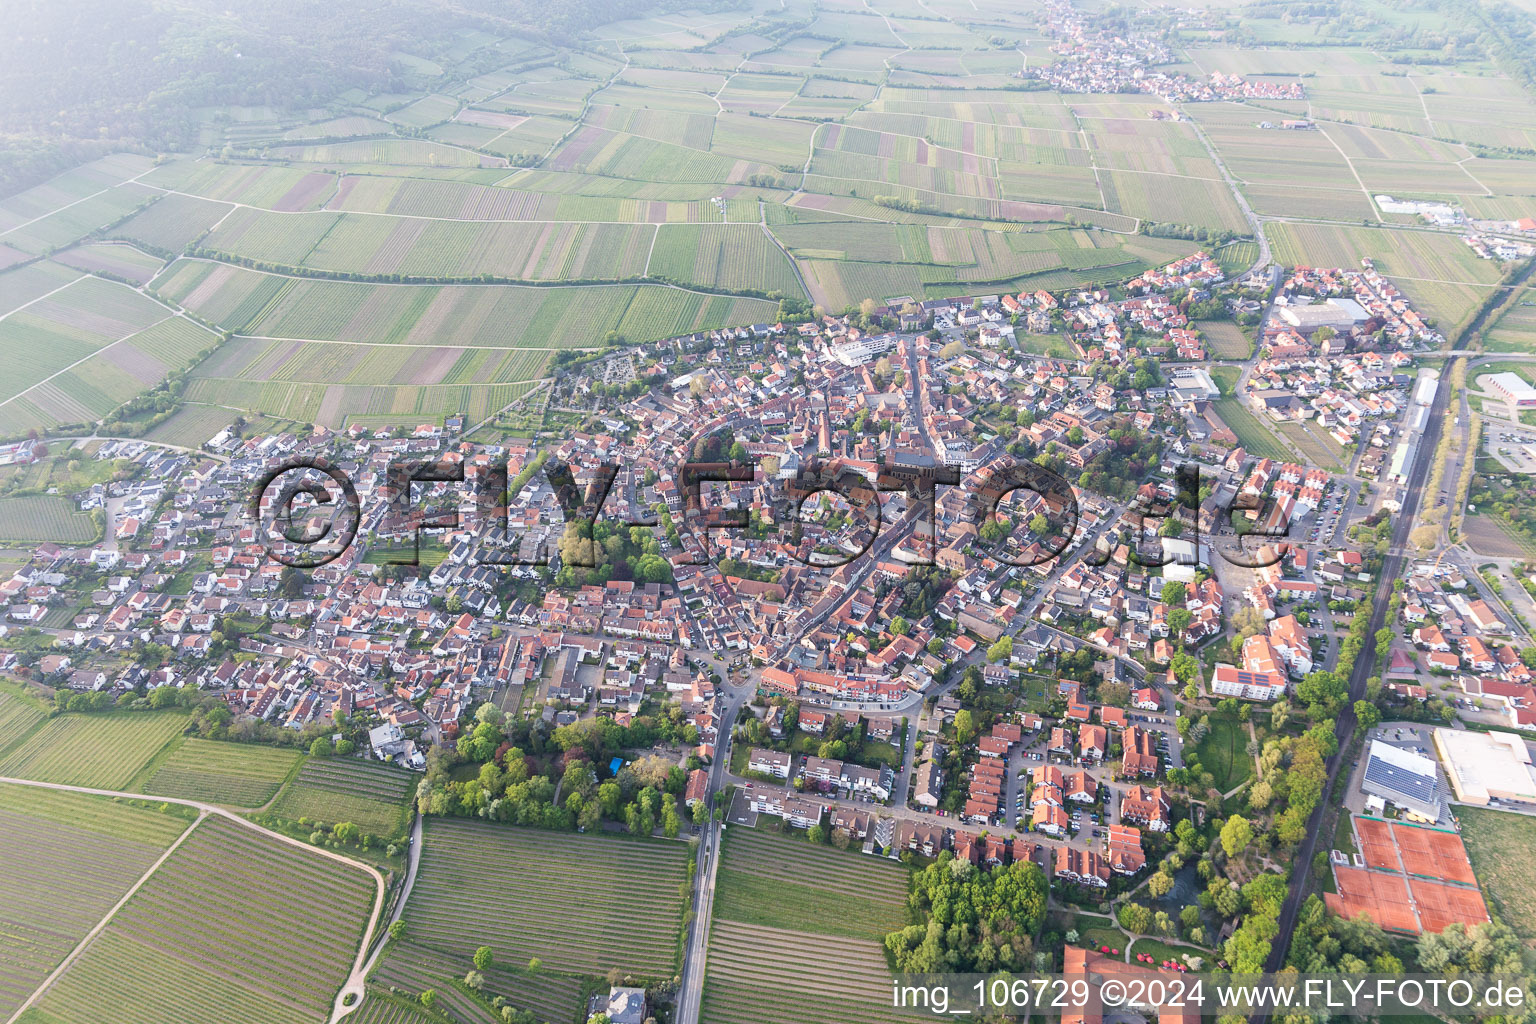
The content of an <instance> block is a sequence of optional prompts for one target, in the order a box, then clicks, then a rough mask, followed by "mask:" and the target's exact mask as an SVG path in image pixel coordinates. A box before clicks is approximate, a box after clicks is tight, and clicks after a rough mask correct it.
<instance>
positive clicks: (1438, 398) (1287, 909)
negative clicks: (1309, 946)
mask: <svg viewBox="0 0 1536 1024" xmlns="http://www.w3.org/2000/svg"><path fill="white" fill-rule="evenodd" d="M1450 390H1451V389H1450V381H1449V380H1448V379H1447V377H1445V376H1442V378H1441V381H1440V389H1439V390H1438V391H1437V392H1436V393H1435V404H1434V405H1433V406H1432V407H1431V409H1430V415H1429V421H1428V423H1427V424H1425V427H1424V433H1423V435H1422V437H1421V438H1420V440H1419V446H1418V448H1417V450H1416V451H1415V452H1414V459H1413V468H1412V469H1411V470H1410V471H1409V475H1408V487H1407V490H1406V491H1405V493H1404V495H1403V508H1402V514H1401V515H1399V516H1398V518H1397V523H1396V525H1395V526H1394V527H1393V530H1392V546H1391V548H1390V549H1389V550H1388V552H1387V556H1386V558H1385V559H1384V560H1383V562H1382V567H1381V574H1380V576H1379V577H1378V578H1377V582H1376V596H1375V601H1374V603H1373V604H1372V607H1371V623H1370V629H1369V630H1368V631H1367V633H1366V637H1367V643H1366V645H1365V648H1364V649H1363V650H1361V652H1360V656H1359V657H1358V658H1356V659H1355V665H1354V670H1353V671H1352V672H1351V674H1350V678H1349V699H1350V701H1351V706H1347V707H1345V708H1344V710H1343V711H1342V712H1340V714H1339V717H1338V721H1337V723H1336V725H1335V732H1336V734H1337V735H1338V738H1339V749H1338V750H1337V751H1336V752H1335V753H1334V755H1333V756H1332V757H1330V758H1329V759H1328V782H1327V785H1325V786H1324V787H1323V798H1322V799H1321V800H1319V801H1318V803H1317V807H1316V808H1315V809H1314V810H1313V811H1312V817H1311V819H1310V820H1308V822H1307V836H1306V838H1305V839H1303V840H1302V843H1301V846H1300V848H1299V849H1298V850H1297V851H1296V853H1297V855H1296V857H1295V858H1293V859H1292V861H1291V879H1290V889H1289V891H1288V892H1287V893H1286V897H1285V903H1284V905H1283V906H1282V907H1281V909H1280V920H1279V925H1280V930H1279V932H1278V934H1277V935H1276V937H1275V941H1274V945H1273V947H1272V948H1271V949H1270V954H1269V962H1268V963H1266V964H1265V969H1266V970H1267V971H1278V970H1279V969H1280V968H1281V967H1282V966H1284V964H1285V957H1286V953H1287V952H1288V951H1289V950H1290V942H1291V935H1292V933H1293V932H1294V931H1295V928H1296V918H1297V915H1298V914H1299V913H1300V911H1301V902H1302V897H1303V895H1304V894H1305V892H1306V890H1307V885H1308V881H1309V878H1310V875H1311V872H1312V858H1313V857H1314V856H1316V853H1317V849H1318V845H1317V844H1318V835H1319V833H1320V832H1321V830H1322V820H1323V815H1324V813H1326V810H1327V807H1328V804H1329V802H1330V801H1329V797H1330V795H1331V794H1332V793H1333V786H1334V782H1335V780H1336V778H1337V776H1338V774H1339V770H1340V768H1341V767H1343V763H1344V758H1345V756H1346V754H1347V752H1348V749H1349V744H1350V741H1351V740H1352V739H1353V738H1354V734H1355V725H1356V722H1355V713H1354V708H1353V706H1352V705H1353V702H1354V701H1357V700H1360V699H1362V698H1363V697H1364V696H1365V683H1366V680H1367V679H1369V678H1370V677H1371V676H1372V675H1373V674H1375V670H1376V657H1375V646H1374V642H1373V638H1374V637H1375V635H1376V631H1377V630H1379V629H1381V627H1382V626H1383V625H1384V624H1385V623H1386V618H1387V605H1388V604H1389V603H1390V600H1391V597H1392V584H1393V583H1394V582H1395V581H1396V580H1398V579H1401V578H1402V575H1403V569H1404V567H1405V563H1406V562H1407V561H1408V558H1409V554H1408V544H1409V542H1408V535H1409V533H1411V532H1412V530H1413V523H1414V519H1415V518H1416V517H1417V515H1418V512H1419V505H1420V503H1421V502H1422V500H1423V494H1424V481H1425V478H1426V477H1427V476H1428V474H1429V468H1430V466H1431V465H1432V464H1433V462H1434V460H1435V449H1436V448H1437V447H1438V446H1439V443H1440V431H1441V429H1442V428H1443V427H1444V426H1445V412H1446V408H1447V406H1448V404H1449V401H1448V400H1449V396H1450ZM1267 1016H1268V1012H1267V1011H1264V1010H1260V1011H1258V1012H1257V1013H1255V1014H1254V1017H1253V1019H1254V1020H1256V1021H1258V1020H1263V1019H1265V1018H1266V1017H1267Z"/></svg>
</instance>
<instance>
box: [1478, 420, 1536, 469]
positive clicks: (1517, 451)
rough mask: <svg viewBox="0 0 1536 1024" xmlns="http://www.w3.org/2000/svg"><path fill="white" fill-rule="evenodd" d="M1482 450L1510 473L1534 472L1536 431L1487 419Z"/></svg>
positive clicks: (1535, 463) (1535, 466)
mask: <svg viewBox="0 0 1536 1024" xmlns="http://www.w3.org/2000/svg"><path fill="white" fill-rule="evenodd" d="M1483 436H1484V442H1483V447H1484V450H1485V451H1486V452H1487V453H1488V454H1489V455H1492V456H1493V457H1494V458H1495V459H1497V460H1498V462H1499V464H1500V465H1502V466H1503V467H1504V468H1505V469H1507V470H1509V471H1510V472H1511V473H1536V431H1531V430H1521V429H1519V428H1517V427H1513V426H1507V425H1504V424H1501V423H1498V422H1496V421H1488V423H1487V427H1486V430H1485V433H1484V435H1483Z"/></svg>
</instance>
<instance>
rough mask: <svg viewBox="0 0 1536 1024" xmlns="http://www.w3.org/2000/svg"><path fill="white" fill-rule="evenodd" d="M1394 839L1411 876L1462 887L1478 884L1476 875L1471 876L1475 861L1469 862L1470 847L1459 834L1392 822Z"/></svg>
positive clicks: (1404, 867) (1405, 867)
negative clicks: (1459, 884) (1464, 843)
mask: <svg viewBox="0 0 1536 1024" xmlns="http://www.w3.org/2000/svg"><path fill="white" fill-rule="evenodd" d="M1392 838H1394V839H1395V840H1397V849H1398V852H1399V853H1400V854H1401V855H1402V858H1403V870H1404V871H1406V872H1408V874H1410V875H1423V876H1424V877H1426V878H1437V879H1440V880H1442V881H1446V882H1460V883H1462V884H1463V885H1476V884H1477V876H1476V875H1474V874H1473V873H1472V862H1471V861H1469V860H1468V859H1467V848H1466V846H1464V845H1463V844H1462V841H1461V836H1459V835H1457V834H1456V833H1454V832H1442V831H1440V830H1439V829H1435V828H1422V827H1419V826H1415V825H1405V824H1403V823H1402V822H1398V821H1395V822H1393V823H1392Z"/></svg>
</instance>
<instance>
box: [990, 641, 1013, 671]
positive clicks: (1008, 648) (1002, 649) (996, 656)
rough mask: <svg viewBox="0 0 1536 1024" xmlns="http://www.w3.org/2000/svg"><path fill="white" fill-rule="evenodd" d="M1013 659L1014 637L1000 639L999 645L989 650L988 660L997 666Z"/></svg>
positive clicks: (996, 644)
mask: <svg viewBox="0 0 1536 1024" xmlns="http://www.w3.org/2000/svg"><path fill="white" fill-rule="evenodd" d="M1011 657H1013V637H1011V636H1003V637H999V638H998V641H997V643H995V644H993V645H992V646H991V647H988V648H987V660H988V661H989V662H992V663H993V664H996V663H997V662H999V661H1005V660H1007V659H1008V658H1011Z"/></svg>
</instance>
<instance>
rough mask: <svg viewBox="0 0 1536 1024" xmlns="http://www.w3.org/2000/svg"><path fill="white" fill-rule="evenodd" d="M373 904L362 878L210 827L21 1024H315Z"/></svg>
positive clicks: (296, 851) (211, 822)
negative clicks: (106, 1012)
mask: <svg viewBox="0 0 1536 1024" xmlns="http://www.w3.org/2000/svg"><path fill="white" fill-rule="evenodd" d="M373 904H374V883H373V881H372V879H371V878H370V877H369V876H368V874H367V873H365V872H364V871H363V870H362V869H360V868H358V867H355V866H352V865H349V864H345V863H341V862H338V861H335V860H331V859H329V858H326V857H322V856H320V855H318V854H316V853H314V852H312V851H308V850H305V849H302V848H299V847H295V846H291V845H289V844H287V843H282V842H279V841H277V840H274V839H270V838H267V837H265V836H262V835H260V834H258V833H256V832H254V831H253V830H251V829H249V828H247V827H245V826H242V825H238V824H236V823H234V822H231V821H228V820H226V819H224V818H209V819H206V820H205V821H203V823H202V824H200V825H198V826H197V827H196V829H195V830H194V831H193V833H192V835H191V836H189V837H188V838H187V839H186V841H185V842H183V843H182V845H181V846H180V847H179V848H178V849H177V850H176V851H175V852H174V853H173V854H171V856H170V857H169V858H168V859H167V860H166V862H165V863H164V864H163V865H161V867H160V868H159V870H157V871H156V872H155V873H154V875H153V876H151V878H150V880H149V881H148V883H146V884H145V885H144V887H143V888H141V889H140V890H139V891H138V892H137V893H135V894H134V896H133V898H132V899H130V900H129V901H128V903H127V904H126V905H125V906H124V907H123V909H122V910H121V911H119V912H118V913H117V914H116V915H115V916H114V917H113V918H112V921H111V923H110V924H108V926H107V927H106V929H105V930H104V931H103V932H102V933H101V934H100V935H99V936H97V938H96V939H95V940H94V941H93V942H92V943H91V944H90V945H89V946H88V947H87V948H86V951H85V953H84V954H83V955H82V956H81V957H80V958H79V959H78V960H76V961H75V962H74V963H72V964H71V965H70V967H69V969H68V970H66V971H65V972H64V974H63V975H62V976H61V977H60V978H59V979H58V981H57V982H56V983H55V984H54V985H53V986H52V987H51V988H50V989H49V990H48V991H47V993H45V994H44V996H43V998H42V999H41V1000H40V1001H39V1002H38V1004H37V1008H36V1010H35V1011H29V1013H28V1015H27V1016H24V1017H23V1018H22V1019H23V1020H24V1021H27V1022H28V1024H87V1022H91V1021H96V1020H99V1019H100V1014H101V1007H102V1006H103V1005H104V1001H105V1000H110V1003H111V1006H112V1017H113V1019H114V1020H116V1021H121V1022H122V1024H204V1022H206V1021H213V1020H217V1021H223V1022H228V1024H313V1022H314V1021H318V1020H324V1019H326V1018H327V1017H328V1016H329V1013H330V1008H331V1004H332V1001H333V1000H334V999H335V997H336V993H337V991H338V990H339V989H340V988H341V985H342V982H343V981H344V980H345V979H346V977H347V972H348V971H349V969H350V968H351V965H352V962H353V958H354V957H355V955H356V953H357V949H358V946H359V944H360V943H361V942H362V940H363V937H364V934H363V933H364V930H365V927H366V924H367V921H368V916H369V913H370V912H371V910H372V908H373Z"/></svg>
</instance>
